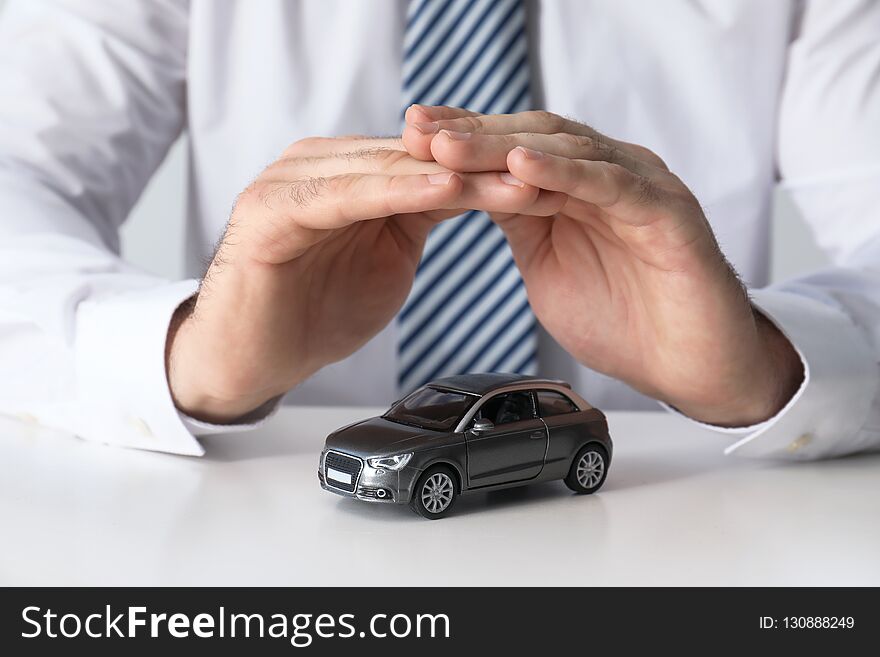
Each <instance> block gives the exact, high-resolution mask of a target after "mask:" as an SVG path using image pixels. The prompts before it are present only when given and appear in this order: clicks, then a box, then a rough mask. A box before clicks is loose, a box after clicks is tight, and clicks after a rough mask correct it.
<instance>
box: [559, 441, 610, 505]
mask: <svg viewBox="0 0 880 657" xmlns="http://www.w3.org/2000/svg"><path fill="white" fill-rule="evenodd" d="M607 475H608V452H607V451H605V448H604V447H602V446H601V445H598V444H590V445H585V446H584V447H582V448H581V450H580V451H579V452H578V453H577V456H575V457H574V460H573V461H572V462H571V469H570V470H569V471H568V476H567V477H566V478H565V485H566V486H568V487H569V488H570V489H572V490H573V491H574V492H575V493H582V494H589V493H595V492H596V491H597V490H599V489H600V488H601V487H602V484H604V483H605V477H606V476H607Z"/></svg>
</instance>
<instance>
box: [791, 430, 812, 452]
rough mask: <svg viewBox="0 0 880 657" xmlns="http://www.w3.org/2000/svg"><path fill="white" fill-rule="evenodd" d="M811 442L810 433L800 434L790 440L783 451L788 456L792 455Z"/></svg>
mask: <svg viewBox="0 0 880 657" xmlns="http://www.w3.org/2000/svg"><path fill="white" fill-rule="evenodd" d="M811 442H813V435H812V434H810V433H802V434H801V435H800V436H798V437H797V438H795V439H794V440H792V441H791V442H790V443H789V444H788V447H786V448H785V450H786V451H787V452H788V453H789V454H794V453H795V452H799V451H800V450H801V449H803V448H804V447H806V446H807V445H809V444H810V443H811Z"/></svg>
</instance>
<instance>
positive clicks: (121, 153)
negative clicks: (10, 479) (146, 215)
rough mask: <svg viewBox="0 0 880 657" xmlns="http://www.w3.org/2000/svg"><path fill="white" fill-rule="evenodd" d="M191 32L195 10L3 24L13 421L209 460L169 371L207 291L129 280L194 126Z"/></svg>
mask: <svg viewBox="0 0 880 657" xmlns="http://www.w3.org/2000/svg"><path fill="white" fill-rule="evenodd" d="M187 20H188V3H187V2H186V1H185V0H149V1H145V2H131V1H130V0H102V2H77V1H75V0H43V1H41V2H33V1H31V0H18V1H12V2H9V3H8V4H7V6H6V7H5V9H4V11H3V12H2V15H0V88H2V89H3V102H2V103H0V412H2V413H4V414H7V415H12V416H15V417H18V418H21V419H22V420H25V421H29V422H38V423H40V424H42V425H45V426H48V427H52V428H55V429H60V430H63V431H66V432H70V433H74V434H76V435H78V436H80V437H82V438H85V439H89V440H95V441H100V442H103V443H109V444H115V445H124V446H129V447H138V448H143V449H153V450H161V451H167V452H174V453H177V454H190V455H197V454H201V453H202V448H201V446H200V445H199V443H198V442H197V441H196V439H195V438H194V435H195V434H196V433H208V432H211V431H212V427H211V425H203V424H201V423H198V422H196V421H194V420H190V419H189V418H186V417H184V416H182V415H181V414H180V413H179V412H178V411H177V409H176V408H175V407H174V403H173V401H172V399H171V395H170V391H169V389H168V385H167V381H166V375H165V358H164V351H165V340H166V335H167V330H168V326H169V321H170V318H171V316H172V314H173V312H174V310H175V309H176V308H177V307H178V305H179V304H180V303H181V302H183V301H184V300H186V299H187V298H189V297H190V296H191V295H192V294H193V292H194V291H195V289H196V286H197V282H196V281H191V280H190V281H182V282H172V281H166V280H162V279H160V278H157V277H155V276H152V275H150V274H147V273H145V272H143V271H140V270H137V269H135V268H134V267H131V266H130V265H128V264H127V263H125V262H124V261H123V260H122V259H121V258H120V257H119V235H118V229H119V226H120V225H121V223H122V222H123V221H124V220H125V218H126V216H127V215H128V213H129V211H130V210H131V208H132V206H133V205H134V203H135V202H136V201H137V199H138V197H139V195H140V193H141V191H142V190H143V188H144V186H145V185H146V183H147V181H148V180H149V178H150V176H151V175H152V173H153V172H154V171H155V169H156V168H157V166H158V165H159V163H160V162H161V161H162V159H163V158H164V157H165V155H166V153H167V151H168V148H169V147H170V145H171V144H172V143H173V142H174V140H175V139H176V138H177V136H178V135H179V134H180V132H181V130H182V127H183V122H184V117H183V107H184V105H185V79H186V50H187V47H186V46H187V33H188V31H187ZM269 410H271V409H266V412H269ZM250 419H253V420H254V421H257V420H258V419H259V418H249V420H250ZM241 428H244V427H242V426H236V427H224V429H225V430H231V429H237V430H240V429H241ZM216 430H219V428H216Z"/></svg>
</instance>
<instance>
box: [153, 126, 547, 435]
mask: <svg viewBox="0 0 880 657" xmlns="http://www.w3.org/2000/svg"><path fill="white" fill-rule="evenodd" d="M560 199H561V195H555V194H554V193H552V192H551V193H548V192H540V193H539V191H538V190H537V189H536V188H534V187H531V186H528V185H523V184H522V183H520V182H519V181H516V180H513V179H511V177H510V176H509V174H501V173H466V174H454V173H452V172H450V171H449V170H448V169H445V168H444V167H442V166H440V165H438V164H437V163H435V162H423V161H420V160H416V159H414V158H412V157H411V156H409V155H408V154H407V152H406V150H405V149H404V147H403V144H402V143H401V141H400V140H399V139H362V138H339V139H321V138H313V139H306V140H303V141H299V142H297V143H295V144H293V145H292V146H291V147H290V148H288V149H287V150H286V151H285V152H284V154H283V156H282V157H281V158H280V159H279V160H278V161H277V162H275V163H274V164H272V165H271V166H269V167H268V168H267V169H266V170H265V171H263V173H262V174H261V175H260V176H259V177H258V178H257V180H256V181H255V182H254V183H253V184H251V185H250V186H249V187H248V188H247V189H246V190H245V191H244V192H243V193H242V194H241V195H240V196H239V198H238V201H237V203H236V205H235V208H234V210H233V212H232V217H231V218H230V220H229V224H228V226H227V229H226V233H225V235H224V237H223V239H222V241H221V243H220V245H219V247H218V248H217V252H216V254H215V255H214V258H213V260H212V262H211V264H210V266H209V268H208V271H207V274H206V275H205V278H204V280H203V282H202V285H201V288H200V290H199V293H198V295H197V296H196V297H195V299H194V300H193V301H192V302H190V303H189V304H185V305H184V306H182V307H181V308H180V309H179V310H178V312H177V314H176V316H175V318H174V321H172V325H171V328H170V330H169V335H168V346H167V350H166V351H167V356H168V357H167V360H168V363H167V371H168V381H169V385H170V388H171V393H172V395H173V397H174V400H175V403H176V404H177V406H178V408H180V409H181V410H182V411H183V412H185V413H187V414H188V415H190V416H192V417H195V418H198V419H202V420H206V421H211V422H218V423H223V422H231V421H234V420H235V419H237V418H240V417H242V416H244V415H246V414H247V413H248V412H250V411H252V410H254V409H256V408H258V407H259V406H261V405H262V404H264V403H265V402H267V401H269V400H271V399H273V398H275V397H277V396H279V395H282V394H284V393H285V392H287V391H288V390H290V389H291V388H293V387H294V386H296V385H297V384H298V383H300V382H301V381H303V380H305V379H306V378H307V377H309V376H310V375H311V374H313V373H314V372H316V371H317V370H319V369H320V368H321V367H323V366H324V365H327V364H329V363H332V362H334V361H337V360H340V359H342V358H345V357H346V356H348V355H350V354H351V353H353V352H354V351H356V350H357V349H358V348H360V347H361V346H362V345H364V344H365V343H366V342H367V341H368V340H369V339H370V338H372V337H373V336H374V335H376V334H377V333H378V332H379V331H380V330H381V329H382V328H383V327H385V326H386V325H387V324H388V323H389V322H390V321H391V320H392V319H393V317H394V316H395V314H396V313H397V311H398V310H399V309H400V307H401V306H402V305H403V303H404V301H405V300H406V296H407V294H408V293H409V290H410V287H411V286H412V282H413V278H414V276H415V271H416V267H417V265H418V262H419V258H420V257H421V253H422V248H423V246H424V243H425V240H426V238H427V236H428V233H429V232H430V230H431V228H432V227H433V226H434V225H435V224H436V223H437V222H438V221H442V220H443V219H446V218H449V217H452V216H455V215H456V214H459V213H460V212H461V209H463V208H467V209H479V210H487V211H495V212H522V211H524V210H526V209H528V210H529V212H530V213H531V214H548V215H549V214H551V213H552V212H554V211H555V210H556V209H558V207H557V206H558V205H559V203H560V202H561V200H560Z"/></svg>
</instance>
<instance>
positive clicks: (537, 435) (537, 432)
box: [529, 431, 544, 440]
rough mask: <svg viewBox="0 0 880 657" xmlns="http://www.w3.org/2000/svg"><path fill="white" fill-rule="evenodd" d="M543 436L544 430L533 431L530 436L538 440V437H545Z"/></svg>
mask: <svg viewBox="0 0 880 657" xmlns="http://www.w3.org/2000/svg"><path fill="white" fill-rule="evenodd" d="M543 437H544V432H543V431H532V433H531V435H530V436H529V438H532V439H534V440H537V439H538V438H543Z"/></svg>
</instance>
